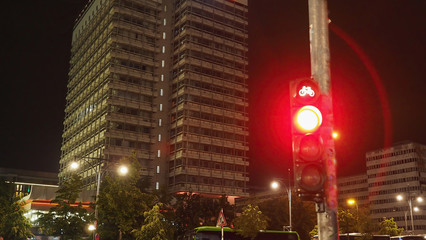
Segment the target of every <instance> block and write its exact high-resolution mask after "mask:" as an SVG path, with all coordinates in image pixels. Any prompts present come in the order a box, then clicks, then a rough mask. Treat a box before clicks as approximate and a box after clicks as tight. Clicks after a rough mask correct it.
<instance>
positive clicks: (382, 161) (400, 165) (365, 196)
mask: <svg viewBox="0 0 426 240" xmlns="http://www.w3.org/2000/svg"><path fill="white" fill-rule="evenodd" d="M366 165H367V175H358V176H350V177H343V178H339V179H338V185H339V205H340V206H344V205H346V200H347V199H349V198H354V199H355V200H356V201H357V203H358V205H359V206H361V205H368V206H369V207H370V212H371V216H372V217H373V218H374V219H377V220H380V219H382V218H383V217H386V218H393V219H394V220H395V221H396V223H397V224H398V227H401V228H404V229H405V230H406V231H408V232H412V227H411V225H412V224H411V223H413V225H414V233H416V234H420V233H426V146H425V145H421V144H418V143H413V142H403V143H398V144H395V145H394V146H393V147H390V148H386V149H378V150H374V151H370V152H367V153H366ZM398 195H401V197H403V199H402V200H400V201H398V200H397V196H398ZM417 197H423V198H424V201H423V202H417V201H416V198H417ZM410 198H411V204H412V208H410V206H409V201H408V200H409V199H410ZM416 207H417V208H416ZM416 209H418V211H415V210H416ZM411 210H413V212H412V213H413V222H411Z"/></svg>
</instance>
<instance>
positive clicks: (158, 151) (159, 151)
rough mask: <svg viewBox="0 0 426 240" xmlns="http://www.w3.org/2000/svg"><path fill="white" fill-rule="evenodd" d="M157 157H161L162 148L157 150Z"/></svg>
mask: <svg viewBox="0 0 426 240" xmlns="http://www.w3.org/2000/svg"><path fill="white" fill-rule="evenodd" d="M157 157H161V150H160V149H158V150H157Z"/></svg>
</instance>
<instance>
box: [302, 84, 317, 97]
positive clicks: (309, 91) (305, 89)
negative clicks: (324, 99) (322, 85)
mask: <svg viewBox="0 0 426 240" xmlns="http://www.w3.org/2000/svg"><path fill="white" fill-rule="evenodd" d="M306 94H308V95H309V96H311V97H313V96H315V91H314V90H312V88H311V87H309V86H303V87H302V89H300V90H299V95H300V96H301V97H304V96H306Z"/></svg>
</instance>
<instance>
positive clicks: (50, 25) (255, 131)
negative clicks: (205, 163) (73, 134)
mask: <svg viewBox="0 0 426 240" xmlns="http://www.w3.org/2000/svg"><path fill="white" fill-rule="evenodd" d="M307 2H308V1H307V0H306V1H305V0H249V49H250V50H249V64H250V66H249V75H250V79H249V89H250V95H249V97H250V98H249V102H250V112H249V114H250V158H251V166H252V171H251V173H250V174H251V181H252V184H253V185H262V184H266V183H267V182H269V181H270V180H271V179H272V178H273V177H286V176H287V169H288V168H289V167H291V166H292V159H291V136H290V122H289V120H290V116H289V96H288V84H289V81H290V80H292V79H296V78H302V77H308V76H310V60H309V35H308V26H309V23H308V4H307ZM85 4H86V1H85V0H39V1H29V0H27V1H5V2H4V3H3V6H2V10H1V11H2V12H1V14H0V18H1V29H2V36H1V40H0V41H1V48H2V49H1V52H0V54H1V55H0V56H1V61H2V64H1V67H0V69H1V71H0V72H1V73H2V74H1V77H2V83H3V86H2V94H1V100H2V101H1V102H2V104H3V106H2V107H3V111H2V118H1V122H2V124H1V132H2V135H3V144H1V153H2V154H1V162H0V167H11V168H22V169H33V170H40V171H51V172H55V171H58V167H59V165H58V161H59V157H60V146H61V141H62V138H61V134H62V129H63V125H62V122H63V118H64V107H65V94H66V83H67V79H68V76H67V74H68V69H69V63H68V62H69V59H70V49H71V32H72V27H73V23H74V20H75V18H76V17H77V16H78V14H79V12H80V10H81V9H82V8H83V6H84V5H85ZM328 6H329V17H330V19H331V24H330V52H331V63H330V65H331V81H332V91H333V93H332V94H333V102H334V121H335V129H336V130H337V131H338V132H339V133H340V138H339V139H338V140H337V141H336V143H335V144H336V151H337V160H338V174H339V175H340V176H343V175H350V174H356V173H361V172H363V171H365V157H364V156H365V152H367V151H371V150H375V149H378V148H382V147H383V146H384V145H385V144H386V142H399V141H403V140H412V141H416V142H419V143H423V144H426V107H425V106H426V94H425V87H426V83H425V82H426V77H425V76H426V57H425V56H426V51H425V44H426V14H425V13H426V1H424V0H374V1H371V0H357V1H344V0H329V2H328ZM387 113H388V114H389V115H387ZM386 116H389V117H386ZM385 126H389V127H390V129H391V131H386V130H385V129H386V127H385ZM385 136H387V137H386V139H385Z"/></svg>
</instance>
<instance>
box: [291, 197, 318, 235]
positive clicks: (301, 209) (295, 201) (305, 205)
mask: <svg viewBox="0 0 426 240" xmlns="http://www.w3.org/2000/svg"><path fill="white" fill-rule="evenodd" d="M291 204H292V225H293V226H292V230H293V231H296V232H297V233H298V234H299V236H300V239H309V232H310V231H311V230H312V229H313V228H314V227H315V224H316V223H317V215H316V212H315V204H314V203H313V202H307V201H302V200H301V199H300V198H299V197H298V196H297V195H296V194H294V197H293V198H292V201H291Z"/></svg>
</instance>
